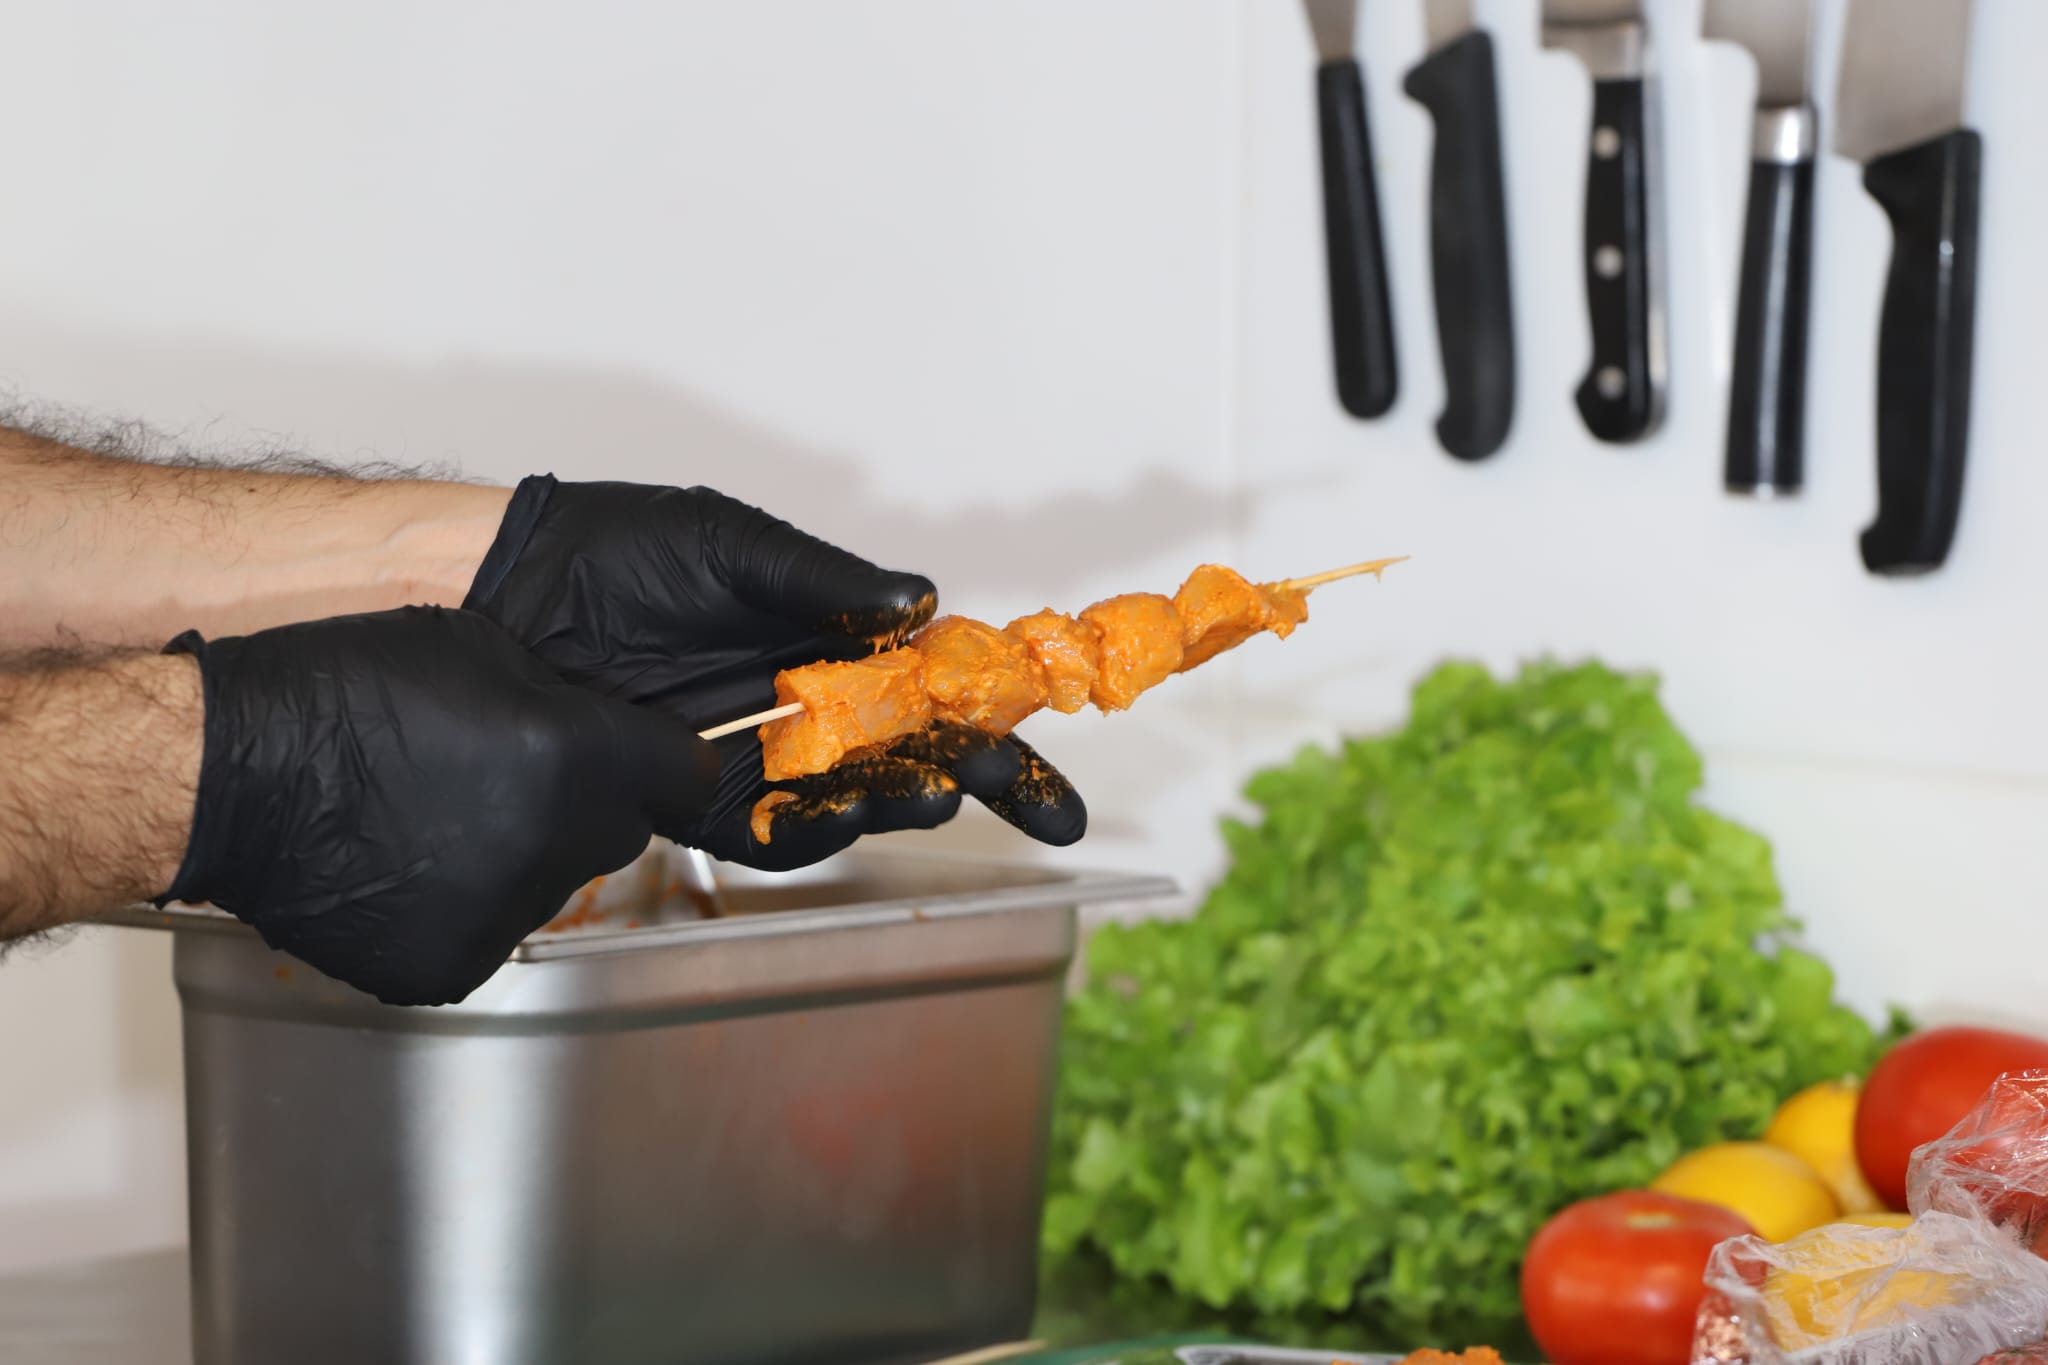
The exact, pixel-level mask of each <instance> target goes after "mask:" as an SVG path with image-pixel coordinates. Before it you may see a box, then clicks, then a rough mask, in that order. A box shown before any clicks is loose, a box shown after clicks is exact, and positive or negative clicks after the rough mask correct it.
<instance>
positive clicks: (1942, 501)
mask: <svg viewBox="0 0 2048 1365" xmlns="http://www.w3.org/2000/svg"><path fill="white" fill-rule="evenodd" d="M1983 145H1984V144H1983V140H1982V139H1981V138H1979V137H1978V135H1977V134H1976V133H1975V132H1974V131H1972V130H1971V129H1968V128H1963V129H1958V130H1957V131H1955V132H1953V133H1948V134H1945V135H1943V136H1941V137H1938V138H1934V139H1933V140H1931V141H1928V142H1922V143H1920V144H1918V145H1916V146H1912V147H1908V148H1906V149H1904V150H1903V151H1898V152H1893V153H1891V154H1890V155H1887V156H1882V157H1879V158H1878V159H1877V160H1875V161H1872V162H1871V163H1870V164H1869V165H1868V166H1867V167H1865V168H1864V172H1863V187H1864V188H1865V189H1867V190H1868V191H1870V195H1871V197H1872V198H1873V199H1875V200H1877V202H1878V204H1879V205H1881V206H1882V207H1883V209H1884V211H1885V213H1886V215H1887V216H1888V217H1890V219H1891V222H1892V262H1891V273H1890V275H1889V277H1888V278H1887V279H1886V281H1885V292H1884V311H1883V314H1882V316H1881V317H1880V319H1879V322H1878V340H1877V520H1875V521H1874V522H1872V523H1871V524H1870V526H1869V527H1868V528H1867V529H1866V530H1865V531H1864V532H1863V538H1862V550H1863V563H1864V565H1865V567H1867V568H1868V569H1869V570H1870V571H1871V572H1872V573H1876V574H1910V573H1925V572H1927V571H1928V570H1931V569H1935V568H1939V567H1940V566H1941V564H1942V562H1943V561H1944V560H1946V559H1947V557H1948V552H1949V547H1950V545H1951V544H1952V543H1953V542H1954V540H1955V533H1956V514H1957V512H1958V511H1959V509H1960V507H1961V504H1962V496H1963V454H1964V449H1965V447H1966V446H1967V445H1968V442H1969V435H1970V362H1971V351H1972V346H1973V342H1974V338H1975V332H1976V321H1977V220H1978V183H1979V177H1980V175H1981V173H1982V166H1983V154H1984V153H1983Z"/></svg>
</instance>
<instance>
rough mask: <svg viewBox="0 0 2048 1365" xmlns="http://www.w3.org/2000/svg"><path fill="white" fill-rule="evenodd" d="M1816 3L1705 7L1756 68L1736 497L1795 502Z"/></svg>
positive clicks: (1757, 0)
mask: <svg viewBox="0 0 2048 1365" xmlns="http://www.w3.org/2000/svg"><path fill="white" fill-rule="evenodd" d="M1812 30H1813V6H1812V0H1707V4H1706V11H1705V22H1704V31H1705V34H1706V36H1707V37H1709V38H1718V39H1722V40H1724V41H1727V42H1732V43H1737V44H1740V45H1741V46H1743V47H1746V48H1748V49H1749V50H1750V52H1751V53H1752V54H1753V55H1754V56H1755V57H1756V66H1757V87H1756V117H1755V121H1754V123H1753V124H1752V132H1751V137H1750V167H1749V207H1748V211H1747V215H1748V216H1747V218H1746V220H1745V223H1744V226H1743V235H1742V283H1741V286H1740V289H1739V292H1738V293H1737V295H1736V304H1735V352H1734V368H1733V371H1732V375H1731V379H1730V385H1729V391H1728V444H1727V449H1726V455H1725V459H1724V462H1723V465H1722V477H1723V479H1724V481H1725V482H1726V485H1727V487H1728V490H1729V491H1730V492H1733V493H1753V494H1759V495H1763V496H1773V495H1777V494H1781V493H1796V492H1798V491H1799V487H1800V484H1801V482H1802V481H1803V479H1804V475H1805V458H1804V448H1805V427H1806V320H1807V304H1808V296H1809V293H1810V287H1809V283H1810V278H1811V273H1812V257H1813V161H1814V154H1815V151H1816V150H1817V148H1818V146H1819V143H1820V113H1819V111H1818V110H1816V109H1815V108H1814V107H1813V102H1812V91H1811V70H1812V42H1813V32H1812Z"/></svg>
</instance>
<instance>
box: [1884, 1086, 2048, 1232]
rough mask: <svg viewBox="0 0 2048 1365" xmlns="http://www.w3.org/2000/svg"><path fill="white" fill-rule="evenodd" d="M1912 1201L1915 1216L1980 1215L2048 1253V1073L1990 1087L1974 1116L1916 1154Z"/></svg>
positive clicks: (1910, 1178) (1909, 1177) (1909, 1186)
mask: <svg viewBox="0 0 2048 1365" xmlns="http://www.w3.org/2000/svg"><path fill="white" fill-rule="evenodd" d="M1906 1198H1907V1202H1908V1205H1909V1207H1911V1208H1912V1210H1913V1211H1914V1212H1915V1213H1920V1212H1922V1211H1925V1210H1928V1209H1939V1210H1942V1211H1943V1212H1946V1213H1956V1214H1963V1215H1966V1216H1967V1215H1971V1214H1980V1215H1982V1216H1983V1217H1986V1218H1988V1219H1990V1220H1991V1221H1992V1222H1994V1223H1996V1224H1998V1225H1999V1226H2000V1227H2003V1228H2005V1229H2006V1230H2007V1231H2009V1232H2011V1233H2012V1234H2013V1235H2014V1236H2015V1237H2017V1238H2018V1239H2019V1240H2020V1242H2021V1243H2022V1244H2023V1245H2025V1246H2027V1247H2029V1248H2031V1249H2032V1250H2033V1251H2034V1252H2035V1254H2036V1255H2042V1254H2048V1071H2023V1072H2019V1073H2017V1074H2014V1075H2008V1076H2001V1077H1999V1078H1998V1079H1997V1080H1996V1081H1994V1082H1992V1085H1991V1091H1990V1093H1989V1094H1988V1095H1986V1096H1985V1098H1984V1102H1983V1103H1982V1104H1980V1105H1978V1106H1977V1108H1976V1109H1974V1110H1972V1111H1971V1112H1970V1114H1969V1116H1968V1117H1966V1118H1965V1119H1964V1120H1963V1121H1962V1122H1961V1123H1959V1124H1957V1125H1956V1126H1955V1127H1954V1128H1952V1129H1950V1130H1949V1132H1948V1133H1947V1135H1945V1136H1943V1137H1940V1138H1937V1139H1935V1140H1934V1141H1933V1142H1930V1143H1928V1144H1927V1145H1926V1146H1924V1147H1922V1148H1920V1149H1919V1150H1918V1151H1916V1152H1915V1153H1913V1165H1912V1167H1911V1169H1910V1170H1908V1172H1907V1174H1906Z"/></svg>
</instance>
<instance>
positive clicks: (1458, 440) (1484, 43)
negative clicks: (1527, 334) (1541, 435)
mask: <svg viewBox="0 0 2048 1365" xmlns="http://www.w3.org/2000/svg"><path fill="white" fill-rule="evenodd" d="M1423 21H1424V25H1425V28H1426V30H1427V33H1428V37H1429V55H1428V56H1427V57H1425V58H1423V60H1422V62H1421V63H1420V64H1419V65H1417V66H1416V67H1415V69H1414V70H1412V71H1410V72H1409V73H1408V79H1407V81H1406V82H1405V83H1404V85H1403V88H1404V89H1405V90H1407V92H1408V94H1409V96H1410V97H1411V98H1413V99H1414V100H1415V101H1416V102H1417V103H1419V104H1421V105H1422V106H1423V107H1424V108H1426V109H1428V110H1429V113H1430V117H1431V118H1432V119H1434V120H1435V122H1436V148H1435V151H1434V154H1433V155H1432V157H1431V160H1430V167H1429V264H1430V274H1431V277H1432V279H1433V281H1434V284H1435V286H1436V326H1437V344H1438V347H1439V349H1440V350H1441V351H1442V353H1443V363H1444V411H1443V415H1442V416H1441V417H1439V418H1438V419H1437V424H1436V434H1437V439H1438V440H1439V441H1441V442H1442V443H1443V447H1444V449H1445V450H1448V451H1449V452H1450V453H1451V454H1453V455H1455V456H1457V457H1458V458H1459V459H1461V460H1482V459H1485V458H1486V457H1487V456H1488V455H1491V454H1493V453H1494V452H1495V451H1496V450H1499V449H1500V447H1501V444H1502V443H1503V442H1504V441H1506V440H1507V436H1508V428H1509V427H1510V426H1512V425H1513V423H1514V417H1515V325H1514V311H1513V308H1512V305H1511V303H1510V301H1509V287H1508V283H1509V282H1508V212H1507V192H1506V188H1505V185H1504V184H1503V180H1502V175H1501V154H1500V93H1499V85H1498V82H1497V81H1496V80H1495V78H1494V67H1493V39H1492V38H1491V37H1490V36H1488V35H1487V33H1486V32H1485V30H1483V29H1480V28H1476V27H1474V26H1473V20H1472V0H1423Z"/></svg>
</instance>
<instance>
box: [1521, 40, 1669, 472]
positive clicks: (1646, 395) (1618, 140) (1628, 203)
mask: <svg viewBox="0 0 2048 1365" xmlns="http://www.w3.org/2000/svg"><path fill="white" fill-rule="evenodd" d="M1543 45H1544V46H1545V47H1553V48H1561V49H1563V50H1564V51H1567V52H1570V53H1572V54H1573V55H1575V56H1577V57H1578V58H1579V60H1580V61H1582V62H1584V63H1585V64H1586V70H1587V71H1588V72H1589V73H1590V74H1591V75H1592V77H1593V132H1592V136H1591V138H1590V139H1589V143H1588V146H1589V152H1590V155H1589V159H1588V161H1587V168H1586V306H1587V311H1588V314H1589V316H1590V318H1591V320H1592V324H1593V368H1592V370H1591V372H1590V373H1588V374H1587V376H1586V379H1585V382H1584V383H1582V384H1580V385H1579V390H1578V404H1579V414H1580V416H1581V417H1582V418H1583V419H1584V420H1585V423H1586V429H1587V430H1589V431H1591V432H1592V433H1593V434H1594V435H1595V436H1597V437H1599V438H1600V439H1601V440H1603V441H1635V440H1640V439H1641V438H1643V437H1645V436H1647V435H1649V434H1650V433H1651V432H1652V431H1654V430H1656V428H1657V426H1658V424H1659V423H1660V422H1661V421H1662V420H1663V416H1664V306H1663V299H1662V298H1661V297H1660V294H1659V291H1660V290H1661V289H1662V287H1663V283H1662V280H1661V279H1660V275H1661V273H1662V269H1661V264H1662V263H1661V262H1660V261H1659V259H1658V257H1659V256H1660V255H1661V247H1660V243H1661V234H1662V231H1663V228H1662V224H1661V223H1660V222H1659V221H1658V218H1657V215H1658V212H1659V209H1658V203H1657V200H1658V194H1657V181H1656V176H1657V157H1656V152H1655V149H1654V148H1653V146H1652V141H1653V136H1654V132H1655V119H1656V106H1655V103H1654V101H1652V100H1651V99H1650V97H1649V87H1648V83H1647V81H1646V79H1645V77H1646V76H1647V75H1648V71H1649V57H1650V33H1649V29H1648V27H1647V25H1646V24H1645V22H1644V19H1643V7H1642V4H1641V0H1543Z"/></svg>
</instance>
